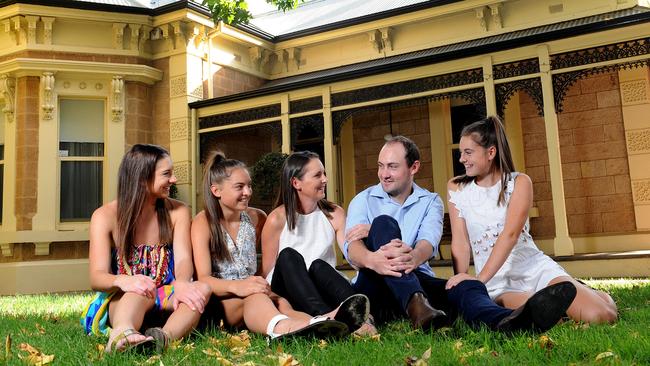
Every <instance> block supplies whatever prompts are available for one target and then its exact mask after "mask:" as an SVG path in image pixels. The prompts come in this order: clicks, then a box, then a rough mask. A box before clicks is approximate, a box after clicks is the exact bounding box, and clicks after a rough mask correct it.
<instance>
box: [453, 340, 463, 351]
mask: <svg viewBox="0 0 650 366" xmlns="http://www.w3.org/2000/svg"><path fill="white" fill-rule="evenodd" d="M461 348H463V342H462V341H456V343H454V349H455V350H456V351H460V349H461Z"/></svg>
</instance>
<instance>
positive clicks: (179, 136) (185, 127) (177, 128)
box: [169, 118, 190, 141]
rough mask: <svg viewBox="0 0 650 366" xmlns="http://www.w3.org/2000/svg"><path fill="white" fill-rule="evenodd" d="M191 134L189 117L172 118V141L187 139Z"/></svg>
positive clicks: (170, 125)
mask: <svg viewBox="0 0 650 366" xmlns="http://www.w3.org/2000/svg"><path fill="white" fill-rule="evenodd" d="M189 136H190V133H189V123H188V119H187V118H177V119H172V120H171V121H170V123H169V138H170V139H171V140H172V141H178V140H187V139H188V138H189Z"/></svg>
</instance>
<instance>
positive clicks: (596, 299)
mask: <svg viewBox="0 0 650 366" xmlns="http://www.w3.org/2000/svg"><path fill="white" fill-rule="evenodd" d="M562 281H569V282H571V283H573V284H574V285H575V287H576V289H577V290H578V292H577V294H576V298H575V300H573V303H572V304H571V306H570V307H569V310H567V315H569V317H570V318H571V319H573V320H575V321H582V322H585V323H613V322H615V321H616V320H617V319H618V314H617V309H616V304H615V303H614V300H612V298H611V297H610V296H609V295H607V294H606V293H604V292H602V291H597V290H594V289H592V288H589V287H587V286H585V285H583V284H581V283H580V282H578V281H576V280H574V279H573V278H571V277H569V276H560V277H556V278H554V279H552V280H551V281H550V282H549V285H553V284H555V283H558V282H562Z"/></svg>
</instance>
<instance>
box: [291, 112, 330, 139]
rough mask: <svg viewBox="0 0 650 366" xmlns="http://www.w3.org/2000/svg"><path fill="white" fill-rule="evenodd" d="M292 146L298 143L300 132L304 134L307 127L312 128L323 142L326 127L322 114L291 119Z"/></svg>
mask: <svg viewBox="0 0 650 366" xmlns="http://www.w3.org/2000/svg"><path fill="white" fill-rule="evenodd" d="M290 124H291V145H292V146H293V144H295V143H296V141H297V140H298V136H299V135H300V132H302V131H303V130H304V129H305V128H306V127H311V128H312V129H313V130H314V131H316V133H318V137H319V138H320V139H321V140H322V139H323V137H324V136H325V126H324V119H323V115H322V114H314V115H311V116H304V117H298V118H292V119H291V122H290Z"/></svg>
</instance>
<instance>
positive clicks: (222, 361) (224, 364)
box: [217, 357, 233, 366]
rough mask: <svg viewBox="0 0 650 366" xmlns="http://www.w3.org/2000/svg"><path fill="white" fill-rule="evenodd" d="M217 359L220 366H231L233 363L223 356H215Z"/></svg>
mask: <svg viewBox="0 0 650 366" xmlns="http://www.w3.org/2000/svg"><path fill="white" fill-rule="evenodd" d="M217 361H219V364H220V365H221V366H232V365H233V363H232V362H230V361H229V360H228V359H225V358H223V357H217Z"/></svg>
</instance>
